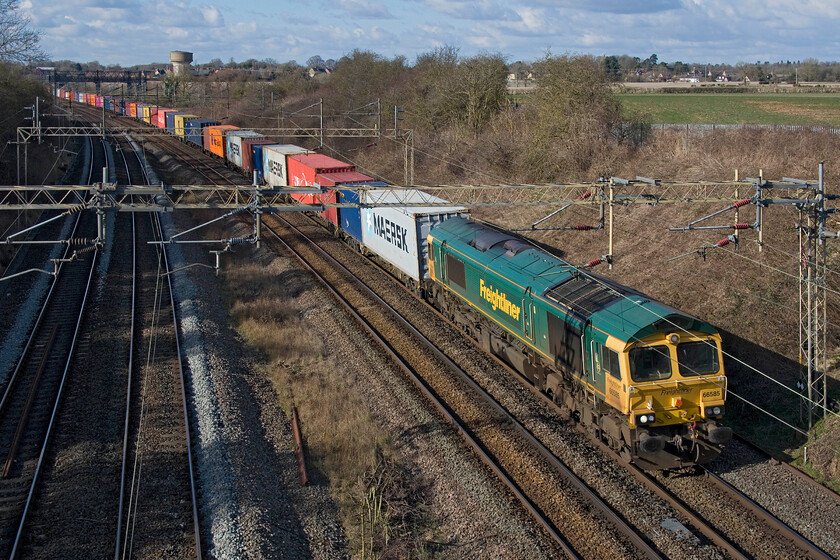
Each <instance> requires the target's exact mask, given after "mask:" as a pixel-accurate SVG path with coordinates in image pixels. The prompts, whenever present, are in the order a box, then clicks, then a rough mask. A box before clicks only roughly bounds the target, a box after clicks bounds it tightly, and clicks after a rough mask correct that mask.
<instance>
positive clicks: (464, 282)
mask: <svg viewBox="0 0 840 560" xmlns="http://www.w3.org/2000/svg"><path fill="white" fill-rule="evenodd" d="M56 94H57V96H58V97H60V98H63V99H74V100H76V101H78V102H82V103H87V104H90V105H95V106H100V107H104V108H105V109H107V110H111V111H114V112H116V113H118V114H122V115H126V116H129V117H134V118H136V119H138V120H143V121H145V122H146V123H148V124H150V125H153V126H158V127H159V128H166V129H167V130H169V131H170V132H171V133H173V134H174V135H176V136H178V137H180V138H181V139H182V140H183V141H185V142H192V143H195V144H197V145H199V146H201V147H202V148H203V149H204V150H205V151H207V152H209V153H212V154H215V155H217V156H218V157H220V158H223V159H224V160H225V161H226V163H227V164H228V165H229V166H231V167H234V168H237V169H239V170H241V171H242V172H244V173H245V174H246V175H248V176H253V177H254V180H255V182H256V183H260V184H265V185H268V186H270V187H281V188H282V187H290V186H303V187H319V189H318V190H315V189H313V193H293V194H290V196H291V197H292V198H294V199H296V200H297V201H299V202H302V203H310V204H315V205H318V204H322V203H337V202H342V203H343V202H347V203H358V204H360V205H363V206H359V207H348V208H329V209H327V210H324V211H322V212H318V215H319V216H320V218H321V219H322V220H323V222H324V223H325V224H326V225H328V227H330V228H331V229H332V231H333V232H334V233H336V234H337V235H339V236H340V237H342V238H343V239H345V240H346V241H347V242H348V243H350V244H351V245H352V246H354V247H355V248H357V249H358V250H360V251H361V252H362V253H363V254H366V255H368V256H370V257H371V258H373V259H375V260H377V261H378V262H379V263H380V264H382V265H384V266H385V267H386V268H387V269H388V270H389V271H390V272H391V273H393V274H394V275H396V276H397V277H399V278H400V279H401V280H402V281H403V282H404V283H405V285H406V287H408V288H409V289H411V290H412V291H414V292H415V293H416V294H417V295H418V296H419V297H422V298H423V299H425V300H426V301H428V302H429V303H431V304H432V305H433V306H434V307H436V308H437V309H438V310H439V311H440V312H441V313H443V314H444V315H445V316H446V317H447V318H448V319H449V320H450V321H451V322H452V323H454V324H455V325H457V326H458V327H459V328H460V329H461V330H462V331H463V332H464V333H465V334H466V335H468V336H470V337H472V338H473V339H474V340H475V341H476V342H477V343H478V344H480V345H481V346H482V347H483V348H484V349H485V350H486V351H488V352H490V353H492V354H493V355H495V356H497V357H498V358H500V359H502V360H503V361H504V362H506V363H507V364H508V365H510V366H511V367H512V368H513V369H515V370H516V371H518V372H519V373H520V374H521V375H522V376H523V377H525V378H526V379H527V380H528V381H530V382H531V383H532V384H533V385H534V386H535V387H537V388H538V389H539V390H540V391H542V392H543V393H544V394H546V395H547V396H549V397H550V398H551V399H552V400H553V401H554V402H555V403H556V404H558V405H559V407H560V410H561V412H562V414H563V416H565V417H568V418H574V419H575V420H576V421H578V422H580V423H581V424H582V425H583V426H584V427H586V428H587V429H588V430H589V431H590V432H592V433H593V434H595V436H596V437H598V438H599V439H601V440H602V441H604V442H606V443H607V444H608V445H609V446H610V447H612V448H613V449H614V450H616V451H617V452H619V453H620V454H621V455H622V456H623V457H624V458H625V459H627V460H629V461H632V462H634V463H636V464H637V465H638V466H640V467H641V468H644V469H679V468H683V467H688V466H693V465H697V464H703V463H707V462H709V461H711V460H713V459H714V458H715V457H717V456H718V455H719V454H720V451H721V449H722V446H723V444H724V443H726V442H727V441H728V440H729V439H730V438H731V436H732V431H731V429H730V428H728V427H725V426H722V425H720V423H719V422H720V420H721V419H722V418H723V415H724V406H725V401H726V390H727V380H726V375H725V373H724V369H723V353H722V349H721V337H720V335H719V334H718V332H717V331H716V330H715V329H714V328H713V327H712V326H711V325H709V324H708V323H705V322H704V321H701V320H700V319H697V318H695V317H692V316H690V315H687V314H685V313H683V312H681V311H678V310H676V309H673V308H671V307H668V306H667V305H665V304H663V303H661V302H658V301H656V300H654V299H652V298H650V297H648V296H645V295H644V294H642V293H639V292H637V291H635V290H632V289H630V288H628V287H626V286H622V285H620V284H618V283H616V282H613V281H611V280H608V279H606V278H602V277H599V276H596V275H594V274H592V273H591V272H590V271H589V270H588V269H587V268H586V267H577V266H574V265H572V264H570V263H568V262H566V261H564V260H562V259H560V258H558V257H556V256H554V255H552V254H550V253H548V252H547V251H545V250H543V249H541V248H539V247H537V246H535V245H534V244H533V243H531V242H530V241H528V240H527V239H525V238H523V237H521V236H518V235H515V234H513V233H510V232H507V231H504V230H502V229H499V228H497V227H494V226H492V225H490V224H486V223H482V222H479V221H477V220H474V219H472V218H471V217H470V216H469V214H468V212H467V210H466V208H464V207H459V206H448V205H446V201H444V200H441V199H437V198H435V197H431V196H430V195H428V194H426V193H421V192H420V191H417V190H411V189H400V190H399V193H400V194H399V197H397V196H396V195H395V188H394V187H391V186H390V185H388V184H386V183H382V182H377V181H375V180H374V179H373V178H372V177H369V176H367V175H364V174H362V173H358V172H357V171H356V170H355V167H354V166H352V165H350V164H347V163H344V162H342V161H339V160H336V159H333V158H330V157H327V156H325V155H322V154H317V153H313V152H311V151H309V150H306V149H303V148H300V147H298V146H293V145H288V144H276V143H274V142H273V141H272V140H270V139H268V138H266V137H264V136H263V135H261V134H259V133H256V132H253V131H245V130H240V129H238V128H237V127H234V126H230V125H220V124H219V123H217V122H215V121H212V120H210V119H202V118H200V117H198V116H196V115H189V114H185V113H180V112H178V111H174V110H172V109H166V108H159V107H153V106H148V105H143V104H140V103H134V102H123V101H119V100H116V99H109V98H107V97H101V96H93V95H91V94H77V93H73V92H69V91H65V90H61V89H60V90H57V92H56ZM431 202H434V203H435V205H434V206H428V207H424V206H402V207H401V206H394V204H400V203H431Z"/></svg>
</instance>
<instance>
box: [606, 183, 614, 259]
mask: <svg viewBox="0 0 840 560" xmlns="http://www.w3.org/2000/svg"><path fill="white" fill-rule="evenodd" d="M614 200H615V184H614V183H613V180H612V179H610V243H609V248H608V249H607V255H609V257H610V259H609V261H608V263H607V266H609V270H612V267H613V265H612V263H613V220H614V218H613V201H614Z"/></svg>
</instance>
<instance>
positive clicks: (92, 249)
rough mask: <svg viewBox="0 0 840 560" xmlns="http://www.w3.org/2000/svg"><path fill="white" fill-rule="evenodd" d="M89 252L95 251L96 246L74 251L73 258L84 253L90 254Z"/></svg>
mask: <svg viewBox="0 0 840 560" xmlns="http://www.w3.org/2000/svg"><path fill="white" fill-rule="evenodd" d="M91 251H96V245H91V246H90V247H85V248H84V249H79V250H78V251H76V253H75V256H77V257H78V256H79V255H84V254H85V253H90V252H91Z"/></svg>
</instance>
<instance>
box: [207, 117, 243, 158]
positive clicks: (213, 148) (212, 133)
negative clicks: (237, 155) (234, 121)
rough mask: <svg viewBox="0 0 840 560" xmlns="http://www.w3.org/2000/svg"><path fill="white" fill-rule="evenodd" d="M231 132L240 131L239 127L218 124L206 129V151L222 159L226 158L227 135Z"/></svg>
mask: <svg viewBox="0 0 840 560" xmlns="http://www.w3.org/2000/svg"><path fill="white" fill-rule="evenodd" d="M231 130H239V127H238V126H233V125H231V124H218V125H215V126H205V127H204V149H205V150H207V151H209V152H212V153H214V154H216V155H217V156H219V157H220V158H222V159H224V157H225V144H227V142H226V141H225V135H227V133H228V132H230V131H231Z"/></svg>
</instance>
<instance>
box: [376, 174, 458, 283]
mask: <svg viewBox="0 0 840 560" xmlns="http://www.w3.org/2000/svg"><path fill="white" fill-rule="evenodd" d="M362 192H363V195H362V197H361V198H363V199H364V202H366V203H368V204H377V203H378V204H396V203H401V202H402V203H438V202H441V203H443V202H446V201H445V200H443V199H441V198H437V197H434V196H431V195H429V194H426V193H424V192H420V191H417V190H414V189H399V190H394V189H382V190H370V191H362ZM464 212H466V208H464V207H463V206H383V207H373V208H363V209H362V243H363V244H364V245H365V246H366V247H367V248H368V249H369V250H370V251H372V252H373V253H375V254H377V255H378V256H379V257H381V258H382V259H383V260H385V261H387V262H388V263H390V264H391V265H392V266H394V267H395V268H397V269H398V270H400V271H402V272H404V273H405V274H407V275H408V276H410V277H411V278H413V279H414V280H417V281H419V280H421V279H424V278H429V268H428V264H427V263H428V247H427V244H426V237H427V236H428V235H429V231H431V229H432V228H433V227H435V226H436V225H437V224H439V223H441V222H442V221H444V220H448V219H449V218H454V217H455V216H458V215H460V214H463V213H464Z"/></svg>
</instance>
